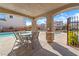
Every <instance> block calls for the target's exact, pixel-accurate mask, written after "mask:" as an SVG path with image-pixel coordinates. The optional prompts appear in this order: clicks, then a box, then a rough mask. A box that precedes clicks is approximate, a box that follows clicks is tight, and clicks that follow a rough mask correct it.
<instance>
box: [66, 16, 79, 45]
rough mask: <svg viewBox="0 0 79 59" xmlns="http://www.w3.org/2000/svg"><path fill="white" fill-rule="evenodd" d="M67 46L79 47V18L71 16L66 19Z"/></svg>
mask: <svg viewBox="0 0 79 59" xmlns="http://www.w3.org/2000/svg"><path fill="white" fill-rule="evenodd" d="M67 44H68V45H70V46H79V17H78V16H73V17H69V18H68V19H67Z"/></svg>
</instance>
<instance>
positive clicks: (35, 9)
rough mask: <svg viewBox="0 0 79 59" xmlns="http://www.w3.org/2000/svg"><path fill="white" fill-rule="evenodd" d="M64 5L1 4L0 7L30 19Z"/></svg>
mask: <svg viewBox="0 0 79 59" xmlns="http://www.w3.org/2000/svg"><path fill="white" fill-rule="evenodd" d="M64 5H66V4H65V3H1V4H0V7H2V8H5V9H8V10H12V11H15V12H18V13H21V14H24V15H28V16H30V17H36V16H39V15H41V14H44V13H47V12H49V11H52V10H54V9H56V8H59V7H61V6H64Z"/></svg>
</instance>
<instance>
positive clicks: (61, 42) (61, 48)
mask: <svg viewBox="0 0 79 59" xmlns="http://www.w3.org/2000/svg"><path fill="white" fill-rule="evenodd" d="M39 42H40V45H41V46H42V48H40V49H39V50H38V51H36V52H35V53H34V54H33V55H35V56H36V55H37V56H77V55H79V51H78V50H76V49H74V48H72V47H70V46H67V44H66V42H67V35H66V33H56V34H55V40H54V42H53V43H52V44H48V43H47V41H46V34H45V32H40V34H39Z"/></svg>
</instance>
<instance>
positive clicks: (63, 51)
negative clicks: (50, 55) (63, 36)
mask: <svg viewBox="0 0 79 59" xmlns="http://www.w3.org/2000/svg"><path fill="white" fill-rule="evenodd" d="M50 45H51V47H52V48H53V49H55V50H56V51H58V52H59V53H60V54H61V55H62V56H77V55H76V54H74V53H73V52H71V51H69V50H68V49H67V48H65V47H64V46H61V45H59V44H58V43H56V42H53V43H52V44H50Z"/></svg>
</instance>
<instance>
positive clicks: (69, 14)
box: [54, 10, 79, 23]
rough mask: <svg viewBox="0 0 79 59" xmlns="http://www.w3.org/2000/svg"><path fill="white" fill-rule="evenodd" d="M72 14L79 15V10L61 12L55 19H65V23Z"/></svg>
mask: <svg viewBox="0 0 79 59" xmlns="http://www.w3.org/2000/svg"><path fill="white" fill-rule="evenodd" d="M72 16H79V10H70V11H66V12H63V13H60V14H58V15H56V16H55V17H54V20H55V21H63V22H64V23H66V22H67V18H68V17H72Z"/></svg>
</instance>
